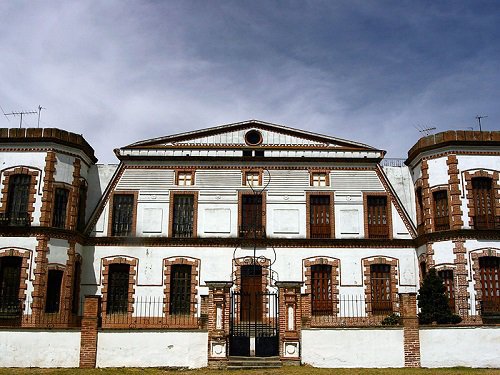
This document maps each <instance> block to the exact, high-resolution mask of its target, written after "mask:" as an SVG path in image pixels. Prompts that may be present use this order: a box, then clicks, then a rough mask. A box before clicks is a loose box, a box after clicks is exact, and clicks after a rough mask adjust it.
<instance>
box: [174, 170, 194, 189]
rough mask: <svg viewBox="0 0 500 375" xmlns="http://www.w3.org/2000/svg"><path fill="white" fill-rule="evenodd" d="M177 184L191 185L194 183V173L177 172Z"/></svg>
mask: <svg viewBox="0 0 500 375" xmlns="http://www.w3.org/2000/svg"><path fill="white" fill-rule="evenodd" d="M177 185H179V186H191V185H193V173H192V172H178V173H177Z"/></svg>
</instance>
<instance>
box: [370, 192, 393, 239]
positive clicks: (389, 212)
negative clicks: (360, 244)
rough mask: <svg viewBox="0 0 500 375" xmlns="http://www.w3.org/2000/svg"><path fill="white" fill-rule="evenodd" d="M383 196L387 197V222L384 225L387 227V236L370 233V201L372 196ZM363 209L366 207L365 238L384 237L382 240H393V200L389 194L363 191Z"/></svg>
mask: <svg viewBox="0 0 500 375" xmlns="http://www.w3.org/2000/svg"><path fill="white" fill-rule="evenodd" d="M372 197H373V198H383V197H385V199H386V224H385V225H384V226H386V227H387V236H384V237H382V236H377V235H375V234H372V235H370V226H372V225H373V224H370V225H369V206H368V202H369V199H370V198H372ZM363 209H364V230H365V233H364V234H365V236H364V237H365V238H368V239H382V240H392V238H393V228H392V200H391V197H390V195H389V194H387V193H378V192H370V193H366V192H364V193H363Z"/></svg>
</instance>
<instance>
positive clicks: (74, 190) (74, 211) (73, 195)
mask: <svg viewBox="0 0 500 375" xmlns="http://www.w3.org/2000/svg"><path fill="white" fill-rule="evenodd" d="M80 173H81V162H80V159H78V158H75V161H74V162H73V181H72V183H71V190H70V194H69V203H68V207H69V210H68V214H67V216H69V222H68V228H69V229H70V230H76V223H77V222H78V215H79V212H78V207H79V199H80V186H81V184H82V181H81V176H80Z"/></svg>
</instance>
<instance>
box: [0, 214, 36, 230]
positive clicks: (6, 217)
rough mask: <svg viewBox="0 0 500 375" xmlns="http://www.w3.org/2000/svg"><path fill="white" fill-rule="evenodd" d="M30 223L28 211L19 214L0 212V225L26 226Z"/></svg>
mask: <svg viewBox="0 0 500 375" xmlns="http://www.w3.org/2000/svg"><path fill="white" fill-rule="evenodd" d="M30 225H31V217H30V214H29V213H28V212H25V213H19V214H10V213H8V212H1V213H0V227H28V226H30Z"/></svg>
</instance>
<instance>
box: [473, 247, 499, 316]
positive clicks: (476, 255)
mask: <svg viewBox="0 0 500 375" xmlns="http://www.w3.org/2000/svg"><path fill="white" fill-rule="evenodd" d="M470 257H471V261H472V275H473V276H472V279H473V281H474V291H475V292H476V311H480V309H481V301H482V298H483V292H482V285H481V272H480V267H479V259H480V258H482V257H497V258H500V249H497V248H491V247H489V248H485V249H476V250H471V252H470Z"/></svg>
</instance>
